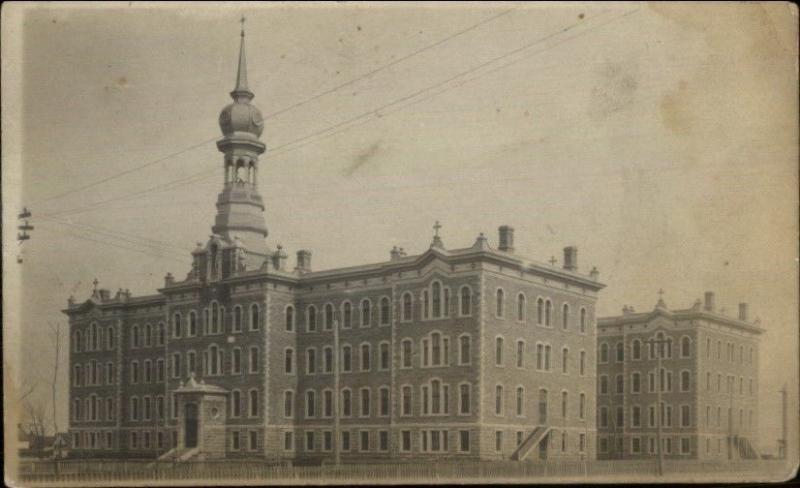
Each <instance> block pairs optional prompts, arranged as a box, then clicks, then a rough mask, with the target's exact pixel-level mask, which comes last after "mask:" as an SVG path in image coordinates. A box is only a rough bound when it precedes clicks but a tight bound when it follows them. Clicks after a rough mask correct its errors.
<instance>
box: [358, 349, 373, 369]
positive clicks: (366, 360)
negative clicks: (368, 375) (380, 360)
mask: <svg viewBox="0 0 800 488" xmlns="http://www.w3.org/2000/svg"><path fill="white" fill-rule="evenodd" d="M370 352H371V347H370V345H369V344H367V343H364V344H361V371H369V370H370V369H371V367H372V361H371V357H370V356H371V354H370Z"/></svg>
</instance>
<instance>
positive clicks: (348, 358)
mask: <svg viewBox="0 0 800 488" xmlns="http://www.w3.org/2000/svg"><path fill="white" fill-rule="evenodd" d="M352 370H353V348H352V347H350V346H348V345H344V346H342V371H344V372H345V373H349V372H350V371H352Z"/></svg>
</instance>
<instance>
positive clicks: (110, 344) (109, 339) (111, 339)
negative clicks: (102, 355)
mask: <svg viewBox="0 0 800 488" xmlns="http://www.w3.org/2000/svg"><path fill="white" fill-rule="evenodd" d="M114 334H115V331H114V327H109V328H107V329H106V349H109V350H111V349H114V347H116V336H115V335H114Z"/></svg>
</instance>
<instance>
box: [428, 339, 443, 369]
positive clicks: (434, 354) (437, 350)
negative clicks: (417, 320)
mask: <svg viewBox="0 0 800 488" xmlns="http://www.w3.org/2000/svg"><path fill="white" fill-rule="evenodd" d="M431 363H432V364H433V365H434V366H438V365H440V364H441V363H442V335H441V334H439V333H438V332H434V333H432V334H431Z"/></svg>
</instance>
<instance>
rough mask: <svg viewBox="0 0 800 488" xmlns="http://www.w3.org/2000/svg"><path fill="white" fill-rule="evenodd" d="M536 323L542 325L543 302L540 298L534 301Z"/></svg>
mask: <svg viewBox="0 0 800 488" xmlns="http://www.w3.org/2000/svg"><path fill="white" fill-rule="evenodd" d="M536 323H537V324H539V325H544V300H543V299H541V298H539V299H537V300H536Z"/></svg>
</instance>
